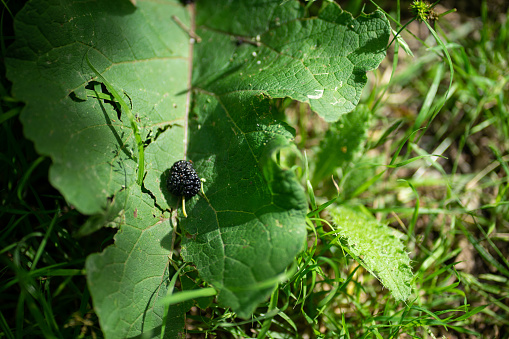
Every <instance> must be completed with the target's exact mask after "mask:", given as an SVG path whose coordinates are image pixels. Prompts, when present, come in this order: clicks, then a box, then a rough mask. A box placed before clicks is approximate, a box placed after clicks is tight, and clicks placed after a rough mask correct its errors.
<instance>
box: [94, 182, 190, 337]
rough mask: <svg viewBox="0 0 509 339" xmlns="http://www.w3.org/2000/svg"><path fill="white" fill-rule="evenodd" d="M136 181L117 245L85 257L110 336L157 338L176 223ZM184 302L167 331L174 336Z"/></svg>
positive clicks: (170, 317) (99, 312) (181, 322)
mask: <svg viewBox="0 0 509 339" xmlns="http://www.w3.org/2000/svg"><path fill="white" fill-rule="evenodd" d="M136 187H138V186H137V185H133V187H132V189H130V190H129V196H128V197H126V206H129V207H128V208H126V210H125V213H124V219H125V221H124V223H123V225H122V227H121V229H120V230H119V231H118V233H117V234H116V235H115V245H113V246H110V247H108V248H106V250H104V251H103V252H102V253H100V254H92V255H90V256H89V257H88V258H87V261H86V266H85V267H86V272H87V281H88V287H89V289H90V292H91V294H92V296H93V301H94V309H95V312H96V313H97V315H98V317H99V322H100V324H101V329H102V331H103V333H104V334H105V336H106V337H107V338H128V337H134V336H137V335H139V334H141V333H144V334H145V335H146V336H147V337H159V336H160V332H161V327H162V324H163V316H164V306H163V305H161V304H160V300H162V299H163V298H164V297H165V296H166V290H167V289H168V285H169V279H170V278H171V276H172V275H173V274H174V270H173V268H172V267H171V266H170V267H168V255H169V254H170V252H171V250H170V249H171V231H172V225H171V224H170V222H169V219H168V216H167V215H161V212H160V210H158V209H157V208H155V207H154V204H153V200H152V198H151V197H150V195H148V194H146V193H142V192H141V191H140V190H139V189H136ZM185 312H186V309H185V307H184V305H182V304H176V305H171V306H170V308H169V313H168V322H167V323H166V336H168V337H170V338H176V337H177V335H178V334H179V333H181V332H182V331H183V328H184V313H185Z"/></svg>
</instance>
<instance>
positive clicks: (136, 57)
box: [6, 0, 189, 214]
mask: <svg viewBox="0 0 509 339" xmlns="http://www.w3.org/2000/svg"><path fill="white" fill-rule="evenodd" d="M178 3H179V2H178V1H177V0H175V1H168V2H162V3H153V2H140V3H139V4H138V7H136V8H135V7H134V6H133V5H132V4H131V3H130V2H128V1H122V0H111V1H98V2H92V3H83V2H80V1H59V0H39V1H32V2H30V3H29V4H27V5H26V6H25V7H24V9H23V10H22V11H20V12H19V13H18V15H17V16H16V20H15V30H16V37H17V39H16V41H15V42H14V43H13V44H12V46H11V47H10V48H9V51H8V57H7V58H6V65H7V76H8V78H9V79H10V80H11V81H12V82H13V95H14V96H15V97H17V98H18V99H20V100H22V101H24V102H25V103H26V106H25V108H24V109H23V111H22V113H21V116H20V119H21V121H22V123H23V127H24V131H25V135H26V136H27V138H29V139H31V140H33V141H34V143H35V146H36V148H37V151H38V152H39V153H41V154H45V155H49V156H50V157H51V159H52V160H53V165H52V167H51V170H50V181H51V183H52V184H53V185H54V186H55V187H56V188H58V189H59V190H60V192H61V193H62V194H63V195H64V196H65V198H66V199H67V201H68V202H69V203H70V204H72V205H74V206H75V207H76V208H77V209H78V210H79V211H80V212H82V213H84V214H97V213H103V211H104V210H105V209H107V207H108V198H111V197H112V196H113V195H115V194H116V193H117V192H118V191H120V190H121V189H124V188H129V187H132V185H131V184H132V183H133V182H134V181H135V180H136V172H137V166H138V159H137V157H138V152H137V145H136V141H135V137H134V132H133V129H132V128H131V127H132V126H131V121H130V120H129V118H128V117H127V112H124V111H125V110H120V114H119V113H118V112H117V111H116V107H114V105H113V104H112V103H111V102H109V103H108V102H104V101H102V100H98V99H97V98H90V97H89V98H86V97H84V94H83V93H85V92H84V91H83V90H84V88H85V87H86V86H92V87H93V82H91V80H94V79H96V73H95V72H94V71H93V70H92V69H91V68H90V67H89V66H88V64H87V61H86V57H85V56H86V55H87V54H88V57H89V59H90V63H91V64H92V65H93V67H94V68H95V69H97V70H98V72H99V73H100V74H101V76H102V77H104V79H107V81H108V82H109V83H110V84H111V86H112V87H113V88H115V90H116V92H118V93H120V94H122V95H124V98H123V99H124V101H125V102H126V103H128V104H129V103H131V104H132V113H133V114H134V115H135V116H137V120H138V127H139V129H140V134H141V138H142V139H143V140H147V138H148V139H149V140H151V139H155V137H156V135H157V134H158V131H159V129H161V128H168V127H169V126H174V125H178V124H180V126H183V125H184V121H185V102H186V95H185V91H186V89H187V85H186V81H182V80H183V79H186V78H187V68H188V64H189V58H188V50H189V49H188V41H189V38H188V36H187V35H186V33H185V32H183V31H182V29H181V28H180V27H178V26H177V25H176V24H175V22H173V21H171V19H169V18H171V16H172V15H177V16H179V17H181V20H182V21H184V22H186V21H187V20H186V18H188V17H189V16H188V14H187V12H186V11H185V9H184V8H183V7H181V6H180V5H177V4H178ZM155 22H157V25H154V23H155ZM97 80H98V81H99V82H101V79H97ZM105 91H107V90H106V89H105ZM108 94H112V93H108ZM83 99H86V100H83ZM119 116H120V117H119ZM178 144H179V145H180V147H181V149H183V147H182V140H179V142H178ZM181 154H182V151H181ZM152 167H153V166H152Z"/></svg>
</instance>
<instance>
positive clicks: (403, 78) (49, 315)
mask: <svg viewBox="0 0 509 339" xmlns="http://www.w3.org/2000/svg"><path fill="white" fill-rule="evenodd" d="M7 5H9V3H7ZM351 6H352V8H359V2H358V1H353V2H351ZM395 8H396V6H395ZM10 9H11V10H12V11H13V12H15V8H12V7H10ZM386 10H387V11H388V12H389V10H388V9H386ZM404 10H406V9H404ZM389 14H390V15H391V17H393V18H395V19H396V20H397V18H399V17H400V14H399V13H397V12H389ZM403 14H404V13H402V14H401V15H402V16H403ZM499 14H500V13H495V12H492V11H490V8H489V7H488V3H487V1H483V2H482V6H481V12H479V13H478V16H479V18H476V19H475V18H472V17H467V16H466V14H463V13H449V14H448V15H447V16H445V17H443V18H441V19H440V20H439V21H438V22H437V23H436V25H435V26H434V29H435V31H436V32H437V34H439V36H440V38H441V39H442V42H443V44H444V45H443V46H445V47H447V50H448V53H449V55H450V61H451V63H450V64H449V63H448V61H447V60H448V58H447V57H445V56H444V54H443V49H442V48H443V47H436V46H440V45H439V44H437V43H436V42H435V40H434V39H433V37H432V36H431V34H429V33H428V32H429V31H428V30H427V27H426V26H425V25H424V24H422V23H421V24H419V23H418V22H417V21H416V22H414V23H413V24H412V25H409V26H408V27H407V28H408V29H409V30H410V31H412V32H413V33H414V34H416V35H417V37H418V38H419V39H420V40H421V41H422V43H421V42H419V40H417V39H416V38H414V37H413V36H412V35H410V34H407V33H405V32H403V33H402V34H403V35H402V37H403V39H404V40H405V41H406V42H407V43H408V44H409V45H410V46H411V48H412V51H413V53H414V54H415V57H414V58H411V57H409V56H407V55H405V54H404V52H402V46H401V45H399V46H393V47H391V48H390V53H389V56H388V58H387V59H386V60H385V61H384V64H382V67H381V68H380V69H379V70H378V71H377V72H376V73H375V74H372V75H370V78H371V82H370V84H368V88H367V89H366V90H365V95H364V98H363V103H364V104H366V105H368V106H369V107H371V108H372V110H373V112H372V113H373V115H374V116H375V117H376V119H374V121H376V123H375V124H374V125H373V127H372V128H371V129H370V135H369V138H368V142H367V144H366V146H365V150H364V152H363V153H362V155H361V156H360V157H359V158H358V159H355V160H354V161H352V163H349V164H346V165H344V166H343V167H342V168H339V169H338V170H337V171H336V173H335V175H334V179H335V180H336V182H337V183H338V187H339V194H338V190H337V188H336V187H335V186H334V184H333V182H332V180H331V179H325V180H323V181H322V182H319V183H317V184H315V185H314V186H313V187H310V186H308V187H309V189H310V191H309V193H310V214H309V218H308V231H309V232H308V234H309V237H308V248H307V250H306V251H304V252H303V253H301V255H300V256H299V257H298V258H297V259H296V261H295V264H294V266H293V267H292V268H291V269H290V270H289V272H290V274H289V278H288V280H287V281H285V282H283V283H281V284H280V286H279V288H278V289H277V290H275V291H274V292H273V294H272V296H271V298H270V300H269V301H267V303H266V304H265V305H262V306H261V307H260V308H259V309H258V310H257V312H256V313H255V314H254V315H253V318H252V319H250V320H247V321H243V320H240V319H238V318H236V316H235V314H234V313H232V312H230V311H229V310H227V309H223V308H221V307H219V306H218V305H217V304H215V303H214V301H213V298H211V297H208V296H204V297H202V298H200V299H197V304H196V305H195V306H193V307H192V308H191V311H190V312H189V313H188V315H187V334H188V336H190V337H197V338H204V337H209V338H212V337H224V338H228V337H237V338H240V337H259V338H264V337H272V338H295V337H307V338H317V337H323V338H440V337H442V336H443V337H445V338H509V320H508V319H509V303H508V300H509V299H508V292H509V287H508V286H509V284H508V282H509V262H508V259H507V258H508V257H509V254H508V250H507V248H508V247H509V246H508V242H509V236H508V234H509V226H508V220H509V215H508V214H509V199H508V189H509V180H508V177H509V165H508V163H507V162H508V159H509V155H508V149H509V148H508V146H509V145H508V143H509V141H508V140H509V113H508V110H509V104H508V100H507V98H506V96H507V95H508V89H509V85H508V83H509V71H508V69H509V68H508V63H509V20H508V16H509V12H508V13H506V15H505V21H501V20H500V16H499ZM9 16H10V14H9V13H8V12H5V11H4V19H5V20H4V22H3V24H4V27H6V26H5V25H8V24H9V20H7V19H6V18H8V17H9ZM461 18H462V19H463V20H460V19H461ZM404 22H406V21H404V20H403V21H402V23H404ZM11 23H12V20H11ZM418 25H420V31H419V30H418ZM393 27H396V26H393ZM397 28H398V27H396V28H395V29H396V30H397ZM7 29H8V27H7V28H5V29H4V31H5V30H7ZM419 34H420V35H419ZM10 41H11V40H9V38H8V37H7V36H5V35H4V39H3V40H2V46H3V45H8V44H9V43H10ZM426 46H427V47H430V48H427V47H426ZM395 47H396V48H399V51H400V53H399V54H397V56H398V57H397V58H394V53H393V51H394V48H395ZM3 50H4V48H2V51H3ZM394 66H395V68H394ZM450 66H452V68H453V70H454V77H453V80H452V85H450V75H451V71H450ZM2 69H3V68H2ZM2 83H3V84H5V85H4V87H5V89H4V90H3V91H2V102H1V109H2V111H1V112H0V113H1V115H0V130H1V132H0V145H1V147H2V152H1V153H0V164H1V165H0V182H1V186H0V199H1V206H0V222H1V225H2V232H1V233H0V260H1V266H0V274H1V283H0V300H1V302H0V329H1V334H0V336H1V337H5V338H21V337H47V338H75V337H95V336H97V337H102V334H101V330H100V327H99V323H98V320H97V317H96V316H95V314H94V312H93V308H92V303H91V299H90V295H89V292H88V289H87V286H86V281H85V276H84V271H83V267H84V260H85V258H86V256H87V255H88V254H90V253H94V252H99V251H101V250H102V249H104V248H105V247H106V246H107V245H109V244H111V242H112V236H113V234H114V230H111V229H102V230H100V231H99V232H98V233H95V234H94V235H93V236H89V237H84V238H80V239H77V238H75V237H74V236H73V235H74V234H75V233H76V232H77V230H78V229H79V226H80V225H82V224H83V223H84V222H85V220H86V218H85V217H84V216H82V215H80V214H79V213H78V212H76V211H75V210H74V209H73V208H72V206H68V205H67V204H66V202H65V200H64V199H63V197H62V196H61V195H60V194H59V193H58V192H57V191H56V190H55V189H53V188H52V187H51V185H50V184H49V182H48V180H47V178H48V168H49V165H50V159H47V158H43V157H40V156H39V155H38V154H37V152H36V151H35V150H34V148H33V145H32V143H31V142H30V141H28V140H26V139H24V138H23V134H22V126H21V124H20V122H19V121H18V114H19V112H20V110H21V109H22V103H19V102H16V101H15V100H14V99H13V98H12V97H11V96H10V94H9V87H8V86H9V84H8V83H7V82H6V81H5V79H4V78H3V79H2ZM446 96H447V97H448V100H447V101H445V102H444V100H443V98H445V97H446ZM287 115H288V119H289V120H291V124H292V125H293V126H298V130H297V135H298V136H299V137H298V138H297V142H298V145H299V148H300V151H302V152H304V151H306V155H307V161H308V163H309V166H310V167H313V164H314V162H313V161H314V156H315V154H316V153H317V152H316V151H317V147H318V145H319V142H320V140H321V138H322V137H323V135H324V134H325V131H324V128H323V126H321V125H320V124H316V123H314V122H315V121H316V119H317V117H316V116H315V115H314V114H313V113H311V112H309V110H307V108H306V107H305V106H302V105H290V106H289V108H288V110H287ZM294 122H295V123H294ZM439 156H440V157H439ZM284 160H285V159H284V157H283V159H282V161H284ZM286 160H287V161H289V162H290V163H291V164H293V165H296V166H300V168H299V169H298V170H297V172H298V173H300V174H301V179H302V182H303V185H304V186H305V187H306V182H307V180H308V179H309V180H310V181H311V182H312V181H313V180H312V178H309V177H308V175H311V174H310V173H313V172H312V171H310V172H308V171H306V170H305V168H306V166H305V165H304V164H302V163H299V162H297V161H295V162H294V160H293V158H292V157H287V158H286ZM388 165H394V166H388ZM396 165H397V166H396ZM331 200H335V201H336V202H338V203H341V204H347V205H357V204H360V205H363V206H366V207H367V208H368V209H369V210H370V211H371V212H372V213H373V214H374V215H375V216H376V217H377V219H378V220H379V221H381V222H386V223H389V224H390V225H391V226H392V227H394V228H395V229H397V230H398V231H399V232H400V234H401V239H402V240H403V241H404V243H405V245H406V248H407V251H408V253H409V254H410V257H411V259H412V266H413V269H414V273H415V280H414V291H413V294H412V297H411V299H409V300H408V301H407V302H406V303H402V302H396V301H395V300H394V299H393V298H392V296H391V295H390V293H389V292H388V291H387V290H384V289H383V288H382V286H381V284H380V283H379V282H378V281H377V279H376V278H375V277H373V276H372V275H371V274H369V273H368V272H366V271H365V270H364V269H363V268H362V267H361V266H360V265H359V264H358V263H357V262H356V261H355V260H353V259H352V258H351V256H349V255H348V253H349V252H348V248H347V247H346V242H345V241H344V239H341V238H338V237H337V236H336V234H335V232H334V225H333V224H331V217H330V215H329V213H328V207H325V208H323V210H321V212H320V213H313V212H311V210H313V209H314V207H315V204H316V206H317V207H319V206H320V205H322V204H326V203H328V202H329V201H331ZM98 239H100V240H98ZM178 241H179V240H178V239H177V243H178ZM176 262H177V263H178V262H179V260H178V259H176ZM184 271H185V272H186V274H187V275H188V276H191V277H194V278H195V279H196V281H197V282H198V283H199V280H198V278H196V277H195V275H196V272H194V271H193V269H192V268H191V267H186V268H185V270H184ZM184 283H185V281H179V282H178V283H177V288H178V286H179V285H180V284H184Z"/></svg>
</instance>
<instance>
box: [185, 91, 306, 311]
mask: <svg viewBox="0 0 509 339" xmlns="http://www.w3.org/2000/svg"><path fill="white" fill-rule="evenodd" d="M194 107H195V109H194V113H195V114H196V116H194V117H193V119H192V126H191V129H190V130H191V131H192V134H191V136H190V140H191V142H190V145H189V156H190V158H191V159H193V161H194V162H195V168H196V170H197V172H198V173H200V175H201V176H202V177H203V178H205V179H206V182H205V183H204V184H203V188H204V191H205V196H204V197H199V198H193V199H191V200H190V202H189V204H188V206H189V208H188V210H189V211H190V212H188V214H189V216H188V218H185V219H183V220H181V225H182V227H183V228H184V229H185V230H186V231H187V232H189V233H191V234H192V235H193V236H192V238H191V239H190V240H188V241H186V242H185V243H184V244H183V248H182V255H183V257H184V259H185V260H186V261H191V262H193V263H194V264H195V265H196V267H197V268H198V271H199V272H200V275H201V277H202V278H203V279H205V280H206V281H208V282H209V283H211V284H212V285H213V286H214V287H216V288H217V289H218V290H219V295H218V301H219V302H220V303H222V304H223V305H225V306H229V307H232V308H233V309H234V310H235V311H236V312H237V313H238V314H239V316H241V317H244V318H245V317H248V316H249V315H250V314H251V312H252V311H253V310H254V308H255V307H256V306H257V304H258V303H259V302H261V301H263V300H265V298H266V297H267V296H268V295H270V293H271V291H272V289H273V287H274V286H275V285H276V284H277V283H278V280H277V276H278V275H279V274H281V273H282V272H283V271H284V270H285V268H286V267H287V266H288V265H289V264H290V263H291V262H292V261H293V260H294V258H295V256H296V255H297V253H298V252H300V251H301V250H302V249H303V246H304V241H305V238H306V229H305V213H306V209H307V204H306V198H305V194H304V190H303V189H302V186H301V185H300V184H299V182H298V181H297V180H296V178H295V175H294V174H293V172H290V171H287V170H286V171H285V170H281V169H280V168H279V166H278V165H277V164H276V163H275V162H274V161H273V159H272V155H273V153H274V152H275V151H276V150H278V149H279V148H281V147H283V146H285V145H287V144H288V143H289V141H290V140H292V134H291V133H290V132H288V130H287V127H286V126H285V125H283V124H281V123H279V122H277V121H274V119H272V118H271V115H270V110H271V107H270V106H269V101H268V100H266V99H265V97H264V96H263V95H259V96H252V95H249V94H246V93H240V94H239V93H232V94H224V95H222V96H214V95H210V94H203V93H196V95H195V102H194Z"/></svg>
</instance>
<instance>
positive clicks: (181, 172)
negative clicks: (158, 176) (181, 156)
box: [168, 160, 201, 198]
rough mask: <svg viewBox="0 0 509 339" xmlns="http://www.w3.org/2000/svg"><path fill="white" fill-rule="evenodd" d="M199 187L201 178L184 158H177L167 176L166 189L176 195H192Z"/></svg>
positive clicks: (187, 196)
mask: <svg viewBox="0 0 509 339" xmlns="http://www.w3.org/2000/svg"><path fill="white" fill-rule="evenodd" d="M200 189H201V180H200V177H198V174H196V171H195V170H194V168H193V164H192V163H190V162H189V161H186V160H179V161H177V162H176V163H174V164H173V166H171V169H170V176H169V177H168V190H169V191H170V192H171V193H173V194H175V195H176V196H179V197H181V196H184V197H186V198H191V197H194V196H195V195H196V194H198V192H199V191H200Z"/></svg>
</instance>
